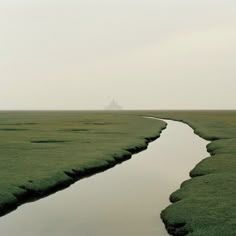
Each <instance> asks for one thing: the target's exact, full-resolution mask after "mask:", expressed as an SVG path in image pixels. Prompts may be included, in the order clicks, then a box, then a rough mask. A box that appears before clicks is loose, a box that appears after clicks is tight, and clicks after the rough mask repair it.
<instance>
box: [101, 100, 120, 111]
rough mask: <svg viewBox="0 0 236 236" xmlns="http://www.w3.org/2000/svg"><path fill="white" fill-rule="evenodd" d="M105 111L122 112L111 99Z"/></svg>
mask: <svg viewBox="0 0 236 236" xmlns="http://www.w3.org/2000/svg"><path fill="white" fill-rule="evenodd" d="M105 109H106V110H111V111H114V110H123V108H122V107H121V106H120V105H119V104H118V103H117V102H116V100H115V99H112V101H111V102H110V104H109V105H108V106H107V107H106V108H105Z"/></svg>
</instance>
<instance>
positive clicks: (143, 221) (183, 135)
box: [0, 120, 208, 236]
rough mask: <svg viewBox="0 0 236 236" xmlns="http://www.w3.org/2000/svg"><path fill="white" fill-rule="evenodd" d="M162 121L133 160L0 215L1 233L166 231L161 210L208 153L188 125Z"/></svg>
mask: <svg viewBox="0 0 236 236" xmlns="http://www.w3.org/2000/svg"><path fill="white" fill-rule="evenodd" d="M166 122H167V123H168V126H167V129H166V130H165V131H163V133H162V135H161V137H160V138H159V139H157V140H156V141H155V142H152V143H150V144H149V147H148V149H147V150H145V151H143V152H140V153H138V154H136V155H133V157H132V159H130V160H128V161H126V162H123V163H122V164H120V165H117V166H115V167H114V168H112V169H109V170H107V171H105V172H102V173H100V174H96V175H94V176H92V177H89V178H85V179H82V180H80V181H78V182H77V183H75V184H73V185H72V186H71V187H69V188H67V189H65V190H63V191H60V192H57V193H56V194H53V195H51V196H48V197H46V198H44V199H41V200H39V201H36V202H32V203H28V204H25V205H22V206H21V207H19V208H18V209H17V210H16V211H14V212H12V213H10V214H8V215H6V216H4V217H2V218H0V235H4V236H65V235H79V236H121V235H123V236H133V235H135V236H144V235H145V236H154V235H155V236H165V235H168V233H167V232H166V230H165V228H164V225H163V223H162V221H161V219H160V213H161V211H162V210H163V209H164V208H165V207H166V206H168V205H169V204H170V203H169V200H168V199H169V195H170V194H171V193H172V192H174V191H175V190H176V189H178V188H179V186H180V184H181V183H182V182H183V181H184V180H186V179H188V178H189V172H190V170H191V169H192V168H193V167H194V166H195V165H196V164H197V163H198V162H200V161H201V160H202V159H203V158H205V157H207V156H208V153H207V150H206V145H207V141H206V140H203V139H201V138H200V137H198V136H197V135H195V134H194V133H193V130H192V129H191V128H190V127H189V126H187V125H186V124H183V123H180V122H176V121H169V120H168V121H166Z"/></svg>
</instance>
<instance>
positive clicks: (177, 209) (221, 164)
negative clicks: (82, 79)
mask: <svg viewBox="0 0 236 236" xmlns="http://www.w3.org/2000/svg"><path fill="white" fill-rule="evenodd" d="M198 112H200V113H199V114H197V112H192V115H189V114H191V111H187V112H186V111H182V112H181V111H178V112H177V111H174V112H173V111H163V112H149V113H147V112H146V113H145V114H146V115H147V114H148V115H149V116H153V117H156V118H161V119H167V120H168V119H169V120H174V121H179V122H182V123H185V124H187V125H189V126H190V127H191V128H192V129H193V130H194V133H195V134H197V135H198V136H200V137H202V138H204V139H206V140H208V141H211V142H210V143H209V144H208V145H207V150H208V152H209V153H210V154H211V156H210V157H208V158H205V159H204V160H202V161H201V162H200V163H199V164H197V166H196V167H195V168H194V169H193V170H192V171H191V172H190V177H191V179H189V180H187V181H185V182H184V183H183V184H182V185H181V187H180V189H179V190H177V191H176V192H174V193H172V194H171V196H170V201H171V202H172V203H173V204H172V205H170V206H169V207H167V208H166V209H164V210H163V211H162V212H161V218H162V220H163V222H164V224H165V226H166V229H167V231H168V233H169V234H170V235H174V236H186V235H187V236H235V235H236V200H235V199H236V173H235V169H236V158H235V157H236V145H235V144H236V132H235V131H236V127H235V124H236V111H228V112H225V113H224V112H223V111H213V112H207V111H198ZM200 114H201V115H200ZM222 114H225V117H223V116H224V115H222ZM202 115H203V117H201V116H202ZM198 116H199V117H198ZM204 116H205V117H204ZM214 116H215V117H214ZM218 116H219V117H218ZM227 116H228V117H227ZM216 117H217V118H216ZM228 118H229V120H230V122H229V120H228ZM206 121H207V122H206Z"/></svg>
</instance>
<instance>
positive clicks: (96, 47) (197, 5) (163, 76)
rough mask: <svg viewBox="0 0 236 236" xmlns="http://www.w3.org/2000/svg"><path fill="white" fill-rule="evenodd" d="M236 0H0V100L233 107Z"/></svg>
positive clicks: (48, 105) (19, 105)
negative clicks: (113, 99)
mask: <svg viewBox="0 0 236 236" xmlns="http://www.w3.org/2000/svg"><path fill="white" fill-rule="evenodd" d="M235 12H236V1H235V0H191V1H189V0H100V1H98V0H0V109H103V107H105V106H106V105H107V104H108V103H109V102H110V100H111V99H112V98H113V97H114V98H116V100H118V102H119V103H120V104H121V105H122V106H123V107H124V108H126V109H208V108H210V109H222V108H223V109H236V92H235V88H236V62H235V61H236V60H235V57H236V14H235Z"/></svg>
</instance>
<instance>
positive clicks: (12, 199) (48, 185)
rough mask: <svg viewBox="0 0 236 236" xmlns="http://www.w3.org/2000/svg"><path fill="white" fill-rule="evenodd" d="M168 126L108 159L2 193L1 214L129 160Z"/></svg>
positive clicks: (164, 125) (163, 125)
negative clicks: (5, 193)
mask: <svg viewBox="0 0 236 236" xmlns="http://www.w3.org/2000/svg"><path fill="white" fill-rule="evenodd" d="M166 127H167V124H166V123H164V122H163V124H162V126H160V127H159V130H157V133H156V134H155V135H153V134H152V135H150V136H148V137H143V138H142V139H141V138H140V143H136V144H135V145H130V146H128V147H127V148H126V149H121V150H120V152H118V153H117V152H116V153H115V154H114V155H111V156H107V160H101V161H97V162H96V163H93V164H91V165H87V166H81V168H80V169H71V170H68V171H63V175H62V173H56V174H55V175H54V176H53V177H52V176H51V177H50V179H44V180H42V182H41V183H40V184H39V185H38V186H34V187H32V186H31V183H27V185H21V186H18V187H17V188H18V189H17V193H15V194H13V195H12V194H9V195H8V196H6V195H4V196H1V193H0V198H1V203H0V216H4V215H6V214H8V213H10V212H12V211H14V210H16V209H17V208H18V207H19V206H20V205H22V204H25V203H27V202H32V201H36V200H39V199H41V198H44V197H47V196H49V195H51V194H53V193H55V192H57V191H60V190H63V189H65V188H67V187H69V186H70V185H72V184H73V183H75V182H77V181H79V180H81V179H83V178H87V177H89V176H92V175H95V174H98V173H100V172H103V171H105V170H108V169H110V168H112V167H114V166H115V165H117V164H121V163H122V162H124V161H127V160H129V159H130V158H131V157H132V155H134V154H137V153H139V152H141V151H143V150H146V149H147V147H148V145H149V143H151V142H153V141H155V140H156V139H158V138H159V137H160V136H161V133H162V132H163V130H165V129H166ZM19 189H20V191H19Z"/></svg>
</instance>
